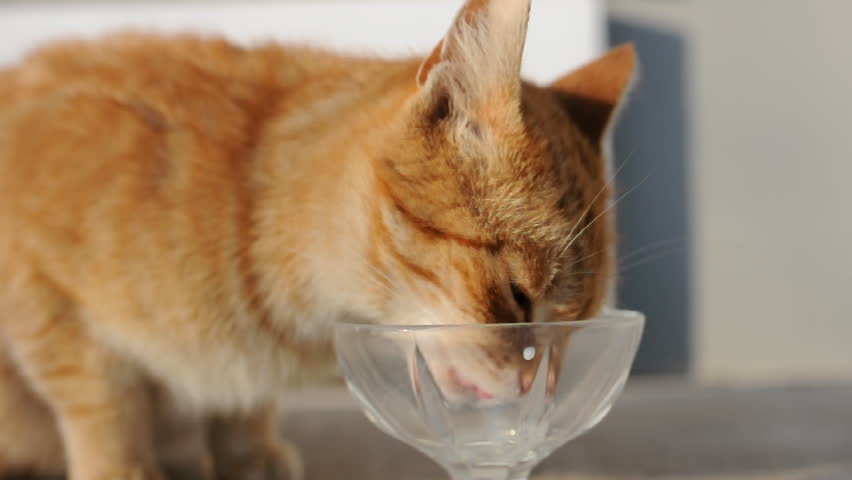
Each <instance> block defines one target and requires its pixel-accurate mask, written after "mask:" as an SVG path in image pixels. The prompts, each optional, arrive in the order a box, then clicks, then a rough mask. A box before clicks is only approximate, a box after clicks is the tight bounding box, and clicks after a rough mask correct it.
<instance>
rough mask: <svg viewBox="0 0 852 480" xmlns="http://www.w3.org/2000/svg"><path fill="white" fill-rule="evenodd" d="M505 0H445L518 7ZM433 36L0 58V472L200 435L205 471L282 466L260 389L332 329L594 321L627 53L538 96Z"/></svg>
mask: <svg viewBox="0 0 852 480" xmlns="http://www.w3.org/2000/svg"><path fill="white" fill-rule="evenodd" d="M506 2H508V0H506ZM503 3H505V2H500V1H495V2H480V1H474V2H471V4H470V5H468V7H467V9H466V10H465V12H467V14H468V15H479V16H480V17H482V18H481V19H480V20H481V22H484V24H487V23H488V22H492V23H493V22H504V23H505V25H503V24H502V23H501V24H495V25H491V27H492V31H499V30H500V29H501V28H503V29H507V28H508V27H509V26H510V25H511V24H517V25H520V24H521V23H522V24H523V25H525V24H526V17H525V11H524V9H523V8H521V9H517V7H515V6H512V7H509V6H507V5H502V4H503ZM517 3H518V4H521V3H523V2H517ZM500 11H505V13H506V15H505V18H503V17H500V16H499V15H497V13H498V12H500ZM498 17H500V18H498ZM463 23H464V15H463V16H461V17H460V20H459V22H457V28H458V25H460V24H463ZM474 23H475V22H474ZM516 30H517V28H516ZM521 30H523V29H521ZM470 31H471V32H473V31H475V30H474V29H470ZM468 33H469V32H468ZM521 33H522V32H521ZM501 35H503V36H505V37H507V40H500V41H501V42H508V43H507V45H513V43H512V42H514V43H515V44H517V43H518V42H519V41H520V45H521V46H522V43H523V42H522V38H523V37H522V36H521V37H519V38H520V40H519V38H512V37H513V36H514V37H517V36H518V35H519V32H517V31H515V32H514V33H513V32H512V31H511V29H510V28H509V29H508V30H507V31H505V32H502V33H501ZM459 37H460V38H461V37H462V35H460V36H459ZM489 38H490V37H489ZM501 38H502V37H501ZM492 40H493V38H492ZM452 42H453V37H452V35H451V36H448V41H447V42H446V43H447V44H449V47H445V48H443V49H441V48H439V49H437V50H436V52H435V53H433V55H432V56H431V57H429V58H428V59H427V60H426V61H425V62H424V61H423V60H422V59H414V60H410V61H406V60H403V61H386V60H379V59H361V58H351V57H344V56H338V55H333V54H330V53H323V52H318V51H314V50H310V49H301V48H288V49H284V48H280V47H276V46H266V47H258V48H254V49H242V48H238V47H235V46H232V45H230V44H228V43H226V42H224V41H221V40H217V39H207V38H201V37H192V36H185V37H170V38H164V37H158V36H148V35H141V34H124V35H114V36H110V37H107V38H103V39H99V40H96V41H92V42H74V43H66V44H62V45H58V46H54V47H50V48H47V49H45V50H43V51H41V52H39V53H36V54H35V55H33V56H32V57H30V58H29V59H27V60H25V61H24V62H23V63H22V64H20V65H19V66H17V67H15V68H14V69H10V70H6V71H0V285H2V289H0V475H2V474H3V473H9V472H12V471H17V470H26V469H34V470H37V471H45V472H50V471H60V470H62V469H63V468H64V467H65V466H66V463H65V460H64V459H63V457H64V458H67V467H68V468H69V469H70V472H71V474H72V478H73V480H101V479H104V480H106V479H107V478H108V479H110V480H112V479H121V480H125V479H130V478H140V479H141V478H144V479H148V478H156V477H157V475H158V472H157V467H156V464H157V457H158V456H159V457H160V459H163V458H165V459H166V460H172V458H173V457H174V458H175V460H174V463H176V464H178V466H186V465H181V463H182V462H183V463H186V464H189V463H196V462H202V463H203V462H204V461H206V459H207V454H208V453H209V451H208V450H209V449H208V447H210V449H212V453H213V454H214V456H215V457H216V459H215V462H214V463H215V465H214V469H215V470H216V472H217V475H218V476H219V477H221V478H243V476H245V475H247V474H248V473H247V472H254V473H255V474H258V472H260V473H259V474H260V475H261V477H263V478H276V477H280V476H281V475H284V474H285V473H286V472H287V470H288V469H289V470H293V469H294V468H295V470H298V466H297V465H294V460H293V458H288V455H289V453H288V450H287V449H286V448H285V447H283V446H281V445H280V444H278V443H277V442H276V440H275V439H274V437H273V434H274V431H275V428H274V427H275V422H274V414H273V413H272V410H273V405H274V404H275V403H276V402H278V401H286V399H285V398H282V390H283V389H284V388H285V387H287V386H288V385H293V384H294V383H297V382H302V381H308V382H313V381H319V380H320V378H321V377H326V376H328V375H329V374H331V372H333V355H332V350H331V343H330V341H331V330H332V326H333V323H334V322H336V321H338V320H340V319H342V318H346V317H356V316H357V317H359V318H366V319H369V320H372V321H379V322H380V321H387V322H391V323H429V322H432V323H435V322H442V323H447V322H457V321H458V322H461V321H485V322H488V321H523V320H525V319H526V320H532V319H533V318H532V317H533V316H537V315H538V316H540V315H543V313H542V312H541V311H540V310H536V309H534V308H533V307H532V306H531V305H525V301H526V302H527V303H535V304H536V308H539V307H540V306H541V305H544V306H546V307H547V308H548V309H549V310H557V311H560V312H562V313H563V315H565V316H566V317H581V316H585V315H589V314H592V313H594V312H595V311H596V310H597V308H598V307H599V306H600V304H601V302H602V300H603V296H604V290H605V287H604V286H605V284H606V276H607V273H608V265H609V256H610V255H609V244H610V234H609V225H608V221H607V220H608V219H607V218H603V220H600V221H599V223H595V224H590V223H589V221H590V220H592V219H594V218H596V217H601V216H604V211H605V207H606V200H607V198H608V194H607V192H606V186H605V182H606V175H605V169H604V168H603V165H604V163H603V158H602V156H601V154H600V151H599V150H600V149H599V148H598V147H599V142H600V136H602V135H603V133H604V130H605V127H606V125H607V124H608V119H609V117H610V115H611V114H612V110H614V109H615V107H616V105H617V102H618V99H620V97H621V95H622V93H623V90H624V88H625V87H626V83H627V80H628V78H629V72H628V71H627V67H625V66H623V65H622V64H624V65H626V64H627V63H629V70H632V52H626V51H622V52H621V53H618V54H617V55H616V56H614V57H612V58H616V57H618V59H617V60H618V61H617V62H616V63H618V66H617V67H611V68H614V69H615V70H613V71H612V72H611V73H607V71H606V69H603V70H601V67H600V66H598V67H594V66H593V67H591V69H590V70H589V72H592V73H595V72H597V73H596V74H595V75H597V77H595V75H592V77H593V78H587V77H577V76H572V77H566V79H565V81H564V82H563V85H564V86H565V89H564V91H563V92H561V93H560V94H559V95H557V93H555V92H556V90H553V89H546V88H539V87H534V86H532V85H523V86H521V83H520V81H519V78H512V75H508V77H507V72H508V73H509V74H511V72H512V71H514V70H516V69H517V67H518V65H515V64H514V63H519V60H520V58H519V56H518V58H517V59H514V55H515V53H513V52H507V53H506V55H505V56H506V58H508V60H506V61H504V62H503V63H505V64H507V65H499V66H497V65H495V66H494V68H499V69H504V70H501V71H494V72H489V71H487V68H488V65H489V64H488V63H487V62H485V60H484V59H483V68H484V69H485V70H484V71H479V72H477V75H482V76H483V78H482V79H480V80H478V81H480V82H482V83H481V85H478V86H477V85H471V84H467V85H466V84H465V82H469V81H470V79H468V78H461V77H460V76H459V75H458V73H459V72H455V74H453V72H452V69H451V68H447V67H446V65H444V64H449V65H451V66H452V64H453V55H462V54H466V55H474V56H475V55H476V54H477V53H476V52H473V53H471V52H467V53H465V52H462V51H461V50H462V49H461V48H460V47H459V50H457V51H454V50H453V49H452V46H453V43H452ZM486 43H487V42H486ZM498 43H499V42H498ZM486 47H488V45H487V44H483V47H482V48H483V49H485V48H486ZM495 47H496V46H495ZM513 48H514V47H513ZM625 52H626V53H625ZM481 53H488V52H486V51H484V50H483V52H481ZM492 53H493V52H492ZM518 55H519V54H518ZM625 55H627V57H629V58H627V57H625ZM619 59H620V60H619ZM468 60H476V59H475V58H470V57H468ZM497 63H500V62H497ZM468 64H470V62H468ZM506 68H508V70H505V69H506ZM622 70H624V71H623V72H622ZM601 72H603V77H602V80H601V79H600V78H598V77H600V76H601ZM607 75H609V77H612V78H615V79H616V80H612V79H610V80H607V79H608V78H609V77H607ZM489 76H493V77H494V78H492V80H491V81H490V83H489V82H485V81H484V80H485V79H486V78H490V77H489ZM497 77H507V78H497ZM450 78H452V81H447V82H444V81H443V80H445V79H450ZM595 78H598V80H597V81H598V82H600V83H599V85H603V89H600V88H598V90H601V91H602V92H603V96H602V97H601V98H592V99H591V100H594V101H595V102H603V105H605V106H607V103H606V102H609V105H608V109H607V108H604V112H603V115H604V116H603V117H602V118H597V119H596V118H595V114H596V112H597V115H598V117H600V115H601V112H598V111H595V110H594V108H591V109H590V107H589V106H588V105H586V103H583V102H580V103H578V102H579V99H582V98H583V97H582V95H581V94H582V93H584V92H594V91H596V90H595V89H596V88H597V87H595V86H594V85H593V86H592V87H589V86H588V84H589V82H590V81H593V80H595ZM418 80H419V81H418ZM584 82H585V83H584ZM614 82H615V83H618V85H614ZM584 84H585V87H584ZM610 84H613V85H614V86H609V85H610ZM572 85H573V86H574V87H575V89H574V90H571V89H570V87H571V86H572ZM479 87H482V89H481V91H475V90H477V88H479ZM607 88H609V89H610V90H611V91H607V90H606V89H607ZM513 96H514V98H517V99H518V100H517V101H513V100H512V98H513ZM486 99H487V100H488V101H485V100H486ZM571 105H575V106H577V107H576V108H578V110H577V111H578V114H577V116H576V117H572V116H571V115H569V114H568V113H567V112H566V108H572V107H570V106H571ZM598 107H599V105H598ZM584 109H585V110H584ZM601 121H602V122H603V123H601ZM583 122H586V124H583ZM492 156H493V157H500V159H499V160H495V161H494V163H493V165H489V166H487V168H486V167H485V166H484V164H481V165H474V164H473V162H474V161H475V162H488V161H490V160H489V159H488V158H480V157H492ZM557 157H560V158H557ZM562 157H565V158H562ZM568 157H570V159H568ZM430 162H432V163H430ZM465 162H468V164H464V163H465ZM512 162H514V163H512ZM486 192H487V194H486ZM602 192H603V193H602ZM587 207H588V208H587ZM580 222H585V223H583V224H580ZM587 224H589V225H590V227H589V228H586V225H587ZM578 225H579V227H580V228H577V226H578ZM581 230H582V233H583V235H582V236H579V237H577V238H575V239H574V240H576V241H571V242H567V241H566V240H567V239H568V237H569V236H572V235H574V234H577V233H581ZM569 234H570V235H569ZM572 262H574V263H572ZM569 267H570V268H569ZM582 272H585V273H582ZM572 273H575V274H573V275H572ZM557 287H558V288H557ZM460 291H463V292H466V293H465V294H462V295H461V296H459V295H460V294H459V293H458V292H460ZM569 297H570V300H569ZM424 302H425V303H429V302H433V303H432V304H430V307H434V311H432V312H431V317H430V316H426V317H424V316H423V312H422V311H421V310H422V308H416V309H412V308H411V305H412V304H414V305H417V306H418V307H422V305H423V304H424ZM448 304H452V307H448V306H447V305H448ZM541 308H544V307H541ZM454 309H455V310H454ZM412 311H414V312H415V313H412ZM417 312H419V313H417ZM454 312H461V313H454ZM470 312H473V313H470ZM418 315H419V316H418ZM454 317H455V318H454ZM172 444H173V445H172ZM155 445H156V446H155ZM172 447H174V448H172ZM63 449H64V454H63ZM155 450H160V451H159V452H157V451H155ZM166 450H173V452H169V451H166ZM204 468H207V467H204ZM208 473H209V470H208ZM296 473H298V472H296Z"/></svg>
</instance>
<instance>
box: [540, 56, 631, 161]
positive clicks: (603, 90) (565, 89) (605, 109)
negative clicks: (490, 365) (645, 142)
mask: <svg viewBox="0 0 852 480" xmlns="http://www.w3.org/2000/svg"><path fill="white" fill-rule="evenodd" d="M636 70H637V60H636V49H635V48H634V47H633V44H632V43H627V44H624V45H621V46H618V47H615V48H613V49H612V50H610V51H609V52H607V53H606V54H604V55H603V56H602V57H600V58H598V59H596V60H594V61H592V62H590V63H588V64H586V65H584V66H582V67H580V68H579V69H577V70H575V71H573V72H571V73H569V74H567V75H565V76H564V77H562V78H560V79H559V80H557V81H556V82H554V83H553V84H552V85H551V86H550V88H551V89H552V90H554V91H556V92H557V95H558V97H559V99H560V101H561V103H562V105H563V106H564V107H565V109H566V110H567V112H568V114H569V115H570V116H571V118H572V119H573V120H574V122H575V123H576V125H577V126H578V127H579V129H580V131H581V132H583V133H584V134H585V135H586V136H587V137H588V139H589V140H590V141H591V142H592V144H593V145H594V146H596V147H599V146H600V145H601V142H603V140H604V138H606V135H607V134H608V132H609V129H610V127H611V125H612V124H613V122H614V120H615V117H616V116H617V114H618V111H619V108H620V106H621V105H622V104H623V103H624V101H625V98H626V97H627V95H628V93H629V91H630V88H631V87H632V85H633V81H634V79H635V77H636Z"/></svg>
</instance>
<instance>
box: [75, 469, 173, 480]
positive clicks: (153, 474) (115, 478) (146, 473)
mask: <svg viewBox="0 0 852 480" xmlns="http://www.w3.org/2000/svg"><path fill="white" fill-rule="evenodd" d="M74 478H75V480H76V478H82V479H83V480H165V477H163V475H162V473H161V472H160V471H159V469H157V468H155V467H149V466H133V467H131V466H127V467H123V468H114V469H110V470H103V471H98V472H87V473H84V474H80V475H77V476H76V477H74Z"/></svg>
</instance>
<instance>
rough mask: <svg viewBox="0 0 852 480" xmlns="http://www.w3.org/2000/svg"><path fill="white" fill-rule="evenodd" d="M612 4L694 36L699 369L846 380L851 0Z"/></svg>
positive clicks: (750, 377) (850, 353)
mask: <svg viewBox="0 0 852 480" xmlns="http://www.w3.org/2000/svg"><path fill="white" fill-rule="evenodd" d="M610 4H611V5H610V6H611V8H612V9H613V10H614V11H616V12H618V13H619V14H620V15H622V16H624V17H625V18H632V19H636V20H638V21H640V22H642V23H645V24H648V25H652V26H659V27H661V28H667V29H674V30H678V31H681V32H682V33H683V34H684V35H685V36H686V39H687V41H688V42H689V51H690V60H689V68H690V72H689V77H690V78H691V79H692V81H691V84H690V86H689V90H690V91H691V93H692V101H691V105H690V107H691V108H690V110H691V112H690V113H691V117H692V119H691V121H692V123H693V125H692V127H693V131H692V139H691V140H692V143H693V148H692V152H691V158H690V161H691V162H692V163H691V165H690V168H691V171H692V174H691V184H690V186H689V192H690V194H691V196H692V199H691V201H692V205H693V211H692V213H691V223H692V227H693V229H694V232H693V241H694V244H693V246H692V252H693V253H694V258H693V259H692V262H693V265H694V281H693V287H694V292H693V299H694V300H695V305H694V315H695V318H694V320H695V325H694V328H693V333H694V336H693V344H694V347H695V357H694V367H695V373H696V375H697V377H698V378H700V379H702V380H707V381H725V382H728V381H747V382H757V381H771V382H776V381H794V380H813V379H821V378H847V379H848V378H852V89H851V88H850V87H851V86H852V43H850V40H849V32H850V28H852V20H850V19H852V2H849V1H847V0H821V1H818V2H795V1H777V0H749V1H739V0H713V1H709V0H708V1H697V2H686V1H681V2H676V1H674V2H657V1H652V0H610ZM649 321H653V319H649Z"/></svg>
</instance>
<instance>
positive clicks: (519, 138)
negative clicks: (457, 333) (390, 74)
mask: <svg viewBox="0 0 852 480" xmlns="http://www.w3.org/2000/svg"><path fill="white" fill-rule="evenodd" d="M529 8H530V1H529V0H470V1H468V3H467V4H466V5H465V7H464V8H463V9H462V11H461V12H460V14H459V16H458V17H457V18H456V20H455V22H454V24H453V26H452V27H451V29H450V31H449V32H448V34H447V35H446V37H445V38H444V39H443V40H442V41H441V42H440V43H439V44H438V46H437V47H436V48H435V50H434V51H433V52H432V54H431V55H430V56H429V57H428V58H427V59H426V60H424V61H423V63H422V65H421V66H420V69H419V71H418V73H417V76H416V78H413V79H412V82H416V83H417V92H416V93H415V94H414V96H413V98H411V100H410V102H409V104H408V105H407V107H406V108H407V110H406V114H405V115H404V116H403V117H402V119H401V120H400V121H399V122H398V124H396V125H393V126H391V129H392V130H393V132H394V134H393V135H392V138H391V140H389V142H388V144H387V145H386V146H385V148H384V150H383V152H382V155H381V156H380V157H378V158H377V159H376V161H377V168H376V176H377V179H378V184H379V186H380V191H381V193H380V199H381V201H379V202H377V204H376V208H375V211H374V215H373V218H372V227H373V228H372V231H373V234H374V237H373V239H372V242H371V251H370V258H369V260H370V262H371V263H372V266H373V267H374V269H372V270H373V271H374V272H376V275H377V277H376V278H375V279H374V280H376V281H377V282H379V283H382V284H383V286H384V287H387V288H382V289H379V290H378V291H380V292H383V293H382V295H384V297H383V299H384V301H383V303H382V310H383V314H382V317H381V319H380V321H382V322H386V323H395V324H399V323H402V324H455V323H470V324H474V323H485V324H488V323H506V322H538V321H548V320H550V319H561V320H571V319H582V318H586V317H589V316H592V315H594V314H595V313H596V312H597V311H598V310H599V309H600V307H601V306H602V304H603V302H604V300H605V297H606V295H607V290H608V288H607V287H608V284H609V280H610V277H611V269H612V256H613V255H612V244H613V233H612V231H611V228H612V226H611V219H610V214H609V212H608V211H607V207H608V206H609V205H610V198H611V195H610V188H609V186H608V181H609V177H608V171H607V168H606V161H605V157H604V143H605V137H606V135H607V133H608V132H609V130H610V128H611V124H612V121H613V117H614V115H615V113H616V112H617V110H618V108H619V105H620V104H621V102H622V100H623V97H624V96H625V94H626V91H627V90H628V88H629V85H630V83H631V80H632V78H633V71H634V67H635V55H634V51H633V48H632V47H631V46H623V47H620V48H616V49H614V50H612V51H610V52H609V53H607V54H606V55H604V56H603V57H601V58H600V59H598V60H596V61H594V62H592V63H590V64H588V65H586V66H584V67H582V68H580V69H578V70H576V71H574V72H572V73H570V74H568V75H566V76H565V77H563V78H562V79H560V80H557V81H556V82H555V83H553V84H552V85H548V86H542V87H539V86H534V85H530V84H527V83H525V82H523V81H522V80H521V77H520V71H521V57H522V53H523V49H524V43H525V38H526V28H527V22H528V17H529ZM555 49H556V50H558V47H557V48H555ZM493 337H494V338H493V339H487V340H486V339H484V340H483V341H482V342H481V343H483V345H484V347H483V352H482V353H483V356H482V358H483V359H487V358H489V356H490V357H495V349H499V348H502V347H500V345H502V344H503V343H505V341H506V340H505V339H500V338H497V337H500V335H496V334H495V335H493ZM490 343H493V344H494V346H493V347H488V346H487V345H488V344H490Z"/></svg>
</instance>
